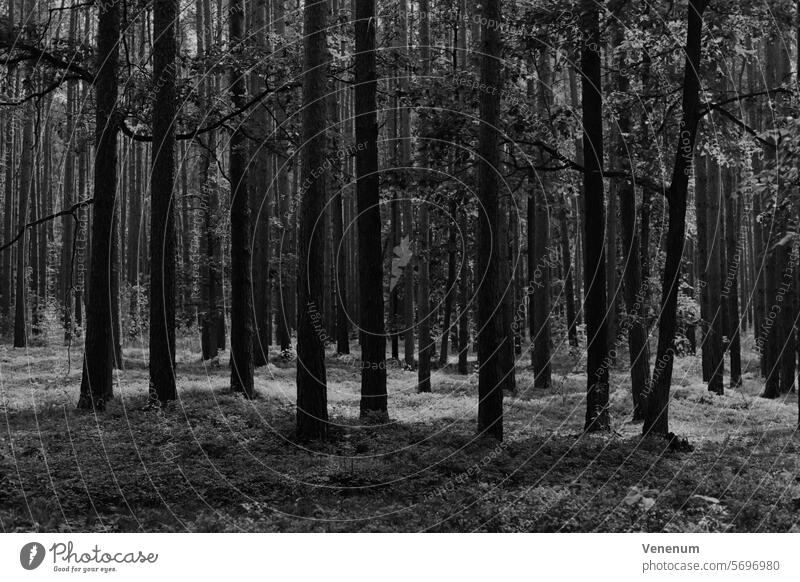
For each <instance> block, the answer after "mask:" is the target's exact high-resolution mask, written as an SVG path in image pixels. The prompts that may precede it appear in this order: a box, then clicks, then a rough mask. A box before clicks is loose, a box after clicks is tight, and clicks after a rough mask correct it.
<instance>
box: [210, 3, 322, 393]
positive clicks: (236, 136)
mask: <svg viewBox="0 0 800 582" xmlns="http://www.w3.org/2000/svg"><path fill="white" fill-rule="evenodd" d="M243 25H244V10H243V0H229V3H228V37H229V41H230V44H231V50H233V51H240V50H241V49H242V48H243V46H242V41H243V39H244V31H243ZM246 91H247V89H246V83H245V77H244V74H243V73H242V71H241V70H240V69H239V68H238V67H237V66H233V67H232V68H231V71H230V92H231V97H232V99H231V100H232V102H233V106H234V108H236V109H241V108H242V107H244V104H245V101H246ZM248 161H249V155H248V147H247V138H246V136H245V131H244V130H243V128H242V127H239V126H237V127H234V129H233V131H232V132H231V138H230V169H229V175H230V181H231V206H230V215H231V243H230V260H231V300H230V301H231V303H230V305H231V360H230V365H231V390H233V392H241V393H242V394H243V395H244V397H245V398H253V397H254V396H255V389H254V386H253V295H252V292H253V290H252V282H253V279H252V271H251V269H252V262H251V261H252V252H251V248H252V246H251V245H252V238H251V232H252V230H251V226H250V204H249V200H248V196H247V173H248ZM318 256H320V255H318ZM217 339H218V340H219V337H218V338H217ZM298 367H299V366H298Z"/></svg>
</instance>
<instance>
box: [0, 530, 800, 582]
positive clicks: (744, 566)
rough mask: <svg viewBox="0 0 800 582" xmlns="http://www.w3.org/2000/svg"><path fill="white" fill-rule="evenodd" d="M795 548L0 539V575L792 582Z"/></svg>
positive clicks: (386, 537) (584, 540) (585, 539)
mask: <svg viewBox="0 0 800 582" xmlns="http://www.w3.org/2000/svg"><path fill="white" fill-rule="evenodd" d="M798 547H800V534H467V535H448V534H108V535H103V534H4V535H2V536H0V580H8V581H17V580H65V579H71V580H83V579H88V578H91V579H102V580H114V581H124V580H136V581H137V582H141V580H143V579H144V580H146V579H150V580H167V579H173V578H174V577H178V576H181V577H185V576H187V575H188V576H197V577H198V578H197V579H198V580H237V579H245V578H243V577H244V576H248V577H250V576H253V575H255V576H257V577H256V578H255V579H256V580H278V581H281V582H283V581H288V580H298V581H302V580H314V579H319V580H324V581H325V582H331V581H333V582H337V581H346V582H358V581H364V582H367V581H369V582H374V581H375V580H380V581H381V582H385V581H395V580H396V581H398V582H401V581H402V582H409V581H413V582H417V581H426V580H458V581H459V582H461V581H471V580H481V581H487V580H493V581H494V580H554V579H556V580H557V579H567V580H577V579H584V578H585V579H591V580H612V581H614V582H624V581H626V580H667V579H670V580H706V581H711V580H719V581H724V582H730V581H739V580H741V581H749V580H758V581H763V582H770V581H778V580H792V581H797V580H800V567H798V564H800V559H798V557H797V556H798ZM181 579H183V580H185V579H186V578H181Z"/></svg>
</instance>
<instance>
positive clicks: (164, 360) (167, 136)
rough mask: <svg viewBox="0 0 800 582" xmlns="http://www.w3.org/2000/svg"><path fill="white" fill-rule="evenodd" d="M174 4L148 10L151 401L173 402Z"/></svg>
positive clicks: (159, 2) (167, 1)
mask: <svg viewBox="0 0 800 582" xmlns="http://www.w3.org/2000/svg"><path fill="white" fill-rule="evenodd" d="M177 14H178V6H177V0H155V2H154V4H153V82H154V84H155V87H156V95H155V99H156V100H155V104H154V107H153V154H152V155H153V159H152V164H153V169H152V172H151V174H150V196H151V206H150V400H151V401H153V402H155V401H158V402H160V403H162V404H163V403H165V402H168V401H170V400H175V398H176V397H177V390H176V387H175V212H174V201H173V198H172V193H173V190H174V186H175V126H174V123H175V115H176V113H177V107H176V105H175V104H176V98H175V59H176V56H177V47H176V43H175V18H176V17H177Z"/></svg>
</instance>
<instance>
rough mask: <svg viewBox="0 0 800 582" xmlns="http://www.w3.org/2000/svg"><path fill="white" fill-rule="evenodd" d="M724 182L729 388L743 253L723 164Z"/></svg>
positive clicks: (737, 373) (734, 367) (735, 376)
mask: <svg viewBox="0 0 800 582" xmlns="http://www.w3.org/2000/svg"><path fill="white" fill-rule="evenodd" d="M723 171H724V172H725V174H724V180H723V183H724V185H725V192H724V193H723V195H724V196H725V242H726V247H727V253H726V254H727V258H728V261H727V263H728V264H727V269H726V273H725V284H724V287H723V289H722V297H724V298H725V304H726V305H725V307H726V309H727V314H728V317H727V321H728V330H727V334H726V335H727V336H728V351H729V353H730V364H731V383H730V386H731V388H738V387H739V386H741V385H742V352H741V341H740V333H741V321H740V319H739V269H740V261H741V259H742V257H743V256H744V253H743V252H742V248H741V247H740V241H739V231H740V227H739V225H740V217H739V214H738V212H737V203H738V195H737V193H736V192H735V190H734V184H733V176H732V172H733V170H732V169H731V168H725V169H724V170H723ZM791 352H792V358H794V346H792V350H791Z"/></svg>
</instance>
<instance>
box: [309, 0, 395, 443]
mask: <svg viewBox="0 0 800 582" xmlns="http://www.w3.org/2000/svg"><path fill="white" fill-rule="evenodd" d="M304 10H305V19H304V26H303V35H304V60H303V141H302V143H303V144H304V145H303V150H302V152H301V156H302V174H303V192H302V198H301V200H300V236H299V238H298V251H299V253H298V259H299V263H298V269H297V295H298V297H297V303H298V310H297V435H298V437H299V438H301V439H320V440H324V439H325V438H327V434H328V395H327V378H326V371H325V344H324V342H323V336H324V334H325V322H324V320H323V318H322V311H321V310H322V294H323V293H324V277H325V274H324V273H323V268H322V261H320V257H322V256H323V255H324V253H325V233H324V231H323V230H322V229H321V228H319V227H317V223H318V220H319V219H320V217H321V216H322V213H323V208H324V205H325V187H326V181H325V176H326V172H325V171H324V168H323V167H322V166H321V164H323V163H324V160H325V147H326V136H325V124H326V119H325V114H326V109H327V107H326V104H325V93H326V83H327V79H326V76H327V69H328V58H327V54H326V42H327V41H326V32H325V30H326V27H327V13H328V6H327V4H326V3H325V2H318V3H309V4H306V5H305V9H304ZM373 110H374V107H373ZM376 131H377V128H376ZM378 248H380V246H379V247H378Z"/></svg>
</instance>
